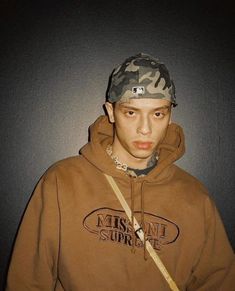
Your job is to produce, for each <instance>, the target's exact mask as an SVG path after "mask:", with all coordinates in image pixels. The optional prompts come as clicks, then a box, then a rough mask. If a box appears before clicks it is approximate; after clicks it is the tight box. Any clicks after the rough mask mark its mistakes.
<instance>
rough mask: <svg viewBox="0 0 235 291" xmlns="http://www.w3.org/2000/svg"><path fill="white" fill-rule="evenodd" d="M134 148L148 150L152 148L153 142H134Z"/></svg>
mask: <svg viewBox="0 0 235 291" xmlns="http://www.w3.org/2000/svg"><path fill="white" fill-rule="evenodd" d="M133 144H134V146H135V147H136V148H138V149H141V150H148V149H150V148H151V147H152V145H153V143H152V142H151V141H144V142H143V141H134V142H133Z"/></svg>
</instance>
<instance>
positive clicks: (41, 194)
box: [6, 173, 60, 291]
mask: <svg viewBox="0 0 235 291" xmlns="http://www.w3.org/2000/svg"><path fill="white" fill-rule="evenodd" d="M59 222H60V214H59V205H58V197H57V183H56V176H55V174H53V173H50V174H48V175H45V176H44V177H43V178H42V179H41V180H40V182H39V183H38V185H37V187H36V189H35V191H34V194H33V196H32V197H31V200H30V202H29V204H28V207H27V209H26V212H25V214H24V216H23V220H22V223H21V225H20V228H19V231H18V235H17V239H16V242H15V246H14V250H13V254H12V258H11V263H10V266H9V270H8V278H7V288H6V290H7V291H13V290H14V291H15V290H31V291H35V290H40V291H41V290H54V288H55V284H56V279H57V261H58V251H59V225H60V223H59Z"/></svg>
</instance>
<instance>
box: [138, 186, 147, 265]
mask: <svg viewBox="0 0 235 291" xmlns="http://www.w3.org/2000/svg"><path fill="white" fill-rule="evenodd" d="M144 182H145V181H143V183H142V184H141V188H140V197H141V227H142V229H143V232H144V245H143V246H144V259H145V260H146V261H147V255H146V234H145V216H144V191H143V187H144Z"/></svg>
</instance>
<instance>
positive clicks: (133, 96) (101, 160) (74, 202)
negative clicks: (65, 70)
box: [7, 54, 235, 291]
mask: <svg viewBox="0 0 235 291" xmlns="http://www.w3.org/2000/svg"><path fill="white" fill-rule="evenodd" d="M174 106H176V99H175V90H174V84H173V81H172V80H171V79H170V77H169V73H168V71H167V69H166V67H165V66H164V65H163V64H162V63H160V62H159V61H158V60H156V59H154V58H153V57H151V56H148V55H145V54H138V55H136V56H133V57H130V58H128V59H127V60H125V61H124V63H123V64H121V65H120V66H119V67H118V68H117V69H116V70H114V71H113V73H112V75H111V79H110V83H109V88H108V92H107V102H106V104H105V107H106V109H107V113H108V116H101V117H99V118H98V120H97V121H96V122H95V123H94V124H93V125H92V126H91V128H90V133H91V140H90V142H89V143H88V144H87V145H85V146H84V147H83V148H82V149H81V154H80V156H77V157H72V158H69V159H66V160H63V161H60V162H58V163H56V164H55V165H54V166H52V167H51V168H50V169H49V170H48V171H47V172H46V174H45V175H44V176H43V178H42V179H41V181H40V182H39V184H38V186H37V188H36V190H35V193H34V195H33V196H32V198H31V201H30V203H29V205H28V207H27V210H26V212H25V215H24V218H23V221H22V224H21V227H20V230H19V233H18V237H17V240H16V243H15V248H14V252H13V256H12V261H11V264H10V268H9V273H8V283H7V290H8V291H12V290H14V291H15V290H20V291H23V290H32V291H33V290H73V291H75V290H83V291H86V290H102V291H103V290H114V291H116V290H128V291H129V290H132V291H134V290H135V291H136V290H137V291H144V290H159V291H164V290H170V289H169V286H168V284H167V282H166V280H165V278H164V277H163V276H162V274H161V272H160V271H159V269H158V267H157V266H156V264H155V263H154V261H153V260H152V258H151V257H150V255H149V253H148V251H147V247H146V243H150V244H151V246H152V247H153V249H154V252H156V253H157V254H158V256H159V257H160V258H161V260H162V262H163V264H164V265H165V267H166V269H167V270H168V272H169V274H170V275H171V277H172V278H173V280H174V281H175V283H176V285H177V286H178V288H179V289H180V290H201V291H202V290H203V291H204V290H208V291H212V290H213V291H214V290H223V291H230V290H233V287H234V285H233V283H232V277H233V275H235V273H234V254H233V251H232V249H231V247H230V244H229V242H228V239H227V236H226V234H225V231H224V227H223V225H222V222H221V220H220V217H219V215H218V212H217V210H216V207H215V205H214V203H213V201H212V200H211V198H210V197H209V195H208V193H207V191H206V189H205V188H204V187H203V185H201V184H200V182H198V181H197V180H196V179H195V178H194V177H192V176H191V175H189V174H188V173H186V172H185V171H183V170H182V169H180V168H179V167H177V166H176V165H174V161H176V160H177V159H179V158H180V157H181V156H182V155H183V154H184V136H183V131H182V129H181V128H180V127H179V126H178V125H176V124H173V123H171V110H172V107H174ZM104 174H108V175H109V176H112V177H113V178H114V180H115V182H116V183H117V185H118V187H119V189H120V190H121V192H122V194H123V196H124V198H125V200H126V201H127V203H128V204H129V206H130V208H131V215H132V219H131V220H129V219H128V218H127V215H126V213H125V211H124V209H123V208H122V206H121V204H120V202H119V200H118V199H117V197H116V195H115V193H114V191H113V189H112V188H111V186H110V185H109V183H108V181H107V179H106V177H105V175H104ZM134 217H135V218H136V219H137V221H138V222H139V224H140V226H141V227H142V229H143V230H144V242H142V241H141V239H140V236H139V235H138V231H135V229H134V228H133V222H134Z"/></svg>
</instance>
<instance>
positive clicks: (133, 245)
mask: <svg viewBox="0 0 235 291" xmlns="http://www.w3.org/2000/svg"><path fill="white" fill-rule="evenodd" d="M133 179H134V178H131V225H132V242H133V243H132V249H131V251H132V252H133V253H135V229H134V227H133V225H134V211H135V198H134V181H133Z"/></svg>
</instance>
